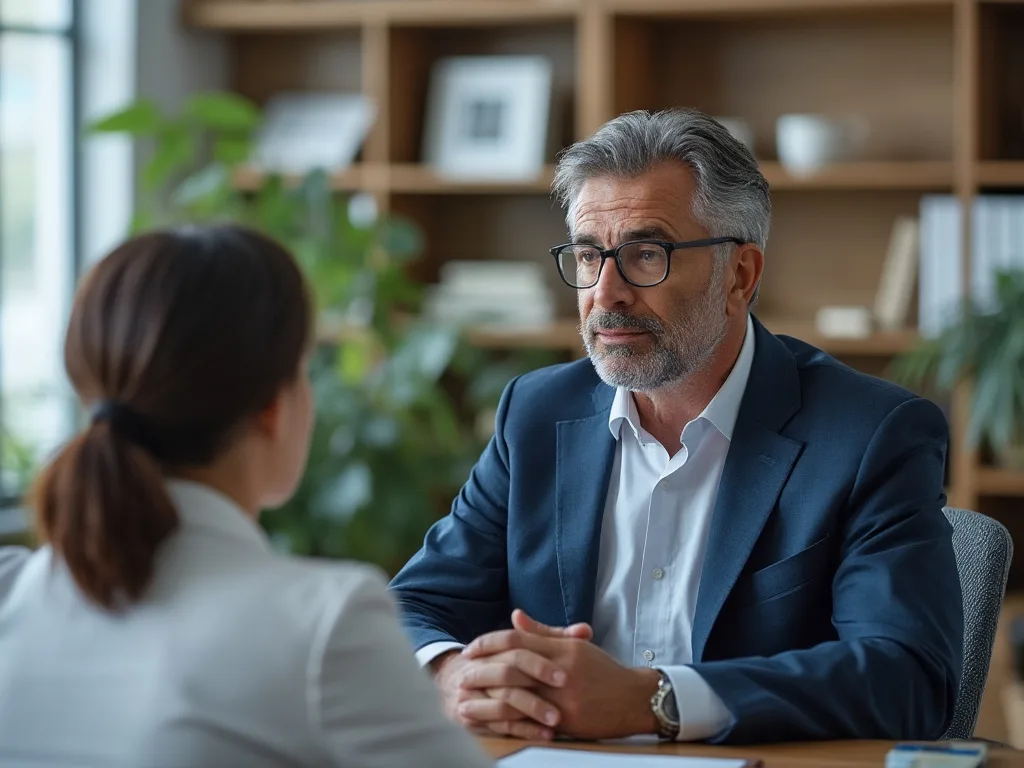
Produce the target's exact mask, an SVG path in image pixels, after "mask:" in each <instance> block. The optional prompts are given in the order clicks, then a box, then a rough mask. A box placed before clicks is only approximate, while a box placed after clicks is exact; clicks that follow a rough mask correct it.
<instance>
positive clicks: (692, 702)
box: [427, 643, 734, 741]
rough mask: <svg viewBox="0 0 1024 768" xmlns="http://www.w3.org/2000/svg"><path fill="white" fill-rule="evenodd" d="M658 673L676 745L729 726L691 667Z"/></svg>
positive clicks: (715, 699)
mask: <svg viewBox="0 0 1024 768" xmlns="http://www.w3.org/2000/svg"><path fill="white" fill-rule="evenodd" d="M436 645H442V643H436ZM427 647H430V646H427ZM659 669H660V670H661V671H662V672H664V673H665V674H666V675H667V676H668V679H669V681H670V682H671V683H672V692H673V693H674V694H675V699H676V707H677V708H678V710H679V735H678V736H677V737H676V740H677V741H703V740H705V739H710V738H711V737H712V736H715V735H716V734H719V733H721V732H722V731H724V730H725V729H726V728H729V727H731V726H732V724H733V722H734V718H733V716H732V713H731V712H730V711H729V710H728V709H727V708H726V706H725V704H724V703H723V702H722V699H721V698H719V696H718V694H717V693H715V691H714V689H713V688H712V687H711V686H710V685H708V683H707V681H706V680H705V679H704V678H703V677H701V676H700V673H698V672H697V671H696V670H695V669H694V668H693V667H659Z"/></svg>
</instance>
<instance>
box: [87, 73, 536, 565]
mask: <svg viewBox="0 0 1024 768" xmlns="http://www.w3.org/2000/svg"><path fill="white" fill-rule="evenodd" d="M260 121H261V114H260V112H259V110H258V109H257V107H256V106H255V105H253V104H252V103H250V102H249V101H247V100H245V99H243V98H241V97H240V96H237V95H234V94H230V93H202V94H196V95H195V96H193V97H192V98H191V99H189V100H188V101H187V102H186V103H185V104H184V106H183V108H182V110H181V111H180V113H179V114H175V115H165V114H163V113H162V112H161V111H160V110H158V109H157V108H156V107H155V106H154V105H153V104H151V103H149V102H146V101H139V102H137V103H134V104H132V105H130V106H128V107H126V108H124V109H122V110H119V111H118V112H117V113H115V114H112V115H109V116H107V117H105V118H103V119H102V120H100V121H99V122H98V123H96V124H95V125H94V126H93V127H92V128H93V130H94V131H98V132H106V133H124V134H128V135H130V136H132V137H134V138H136V139H140V140H145V141H148V142H149V144H150V149H151V153H150V155H149V159H148V160H147V162H146V163H145V164H144V166H143V168H142V170H141V176H140V202H139V206H138V212H137V215H136V217H135V220H134V222H133V229H136V230H138V229H143V228H149V227H153V226H159V225H165V224H172V223H179V222H201V221H218V220H221V221H223V220H227V221H234V222H239V223H244V224H247V225H249V226H253V227H255V228H257V229H260V230H262V231H264V232H267V233H269V234H271V235H272V236H274V237H276V238H277V239H279V240H280V241H281V242H283V243H284V244H285V245H287V246H288V247H289V248H290V249H291V250H292V252H293V253H295V254H296V257H297V258H298V260H299V262H300V263H301V265H302V267H303V269H304V270H305V272H306V274H307V276H308V277H309V280H310V284H311V285H312V286H313V289H314V291H315V295H316V296H315V298H316V304H317V310H318V317H319V319H320V321H321V332H322V338H321V341H322V343H320V344H319V345H318V347H317V349H316V352H315V355H314V359H313V360H312V364H311V366H312V378H313V385H314V389H315V392H316V395H317V418H316V428H315V432H314V437H313V443H312V447H311V455H310V460H309V464H308V468H307V471H306V474H305V476H304V478H303V481H302V484H301V486H300V488H299V490H298V493H297V494H296V495H295V497H294V498H293V499H292V500H291V501H290V502H289V503H288V504H287V505H286V506H284V507H282V508H280V509H277V510H270V511H268V512H267V513H265V514H264V516H263V518H262V522H263V525H264V526H265V528H266V529H267V530H268V532H269V533H270V535H271V536H272V538H273V540H274V541H275V542H276V543H277V544H278V545H279V546H280V547H281V548H282V549H284V550H287V551H290V552H295V553H301V554H309V555H314V556H329V557H352V558H357V559H361V560H366V561H370V562H373V563H376V564H378V565H380V566H381V567H383V568H384V569H385V570H386V571H389V572H393V571H394V570H396V569H397V568H398V567H400V566H401V565H402V564H403V563H404V562H405V560H406V559H407V558H408V557H409V556H410V555H411V554H412V553H413V552H414V551H415V550H416V548H418V546H419V545H420V543H421V542H422V538H423V534H424V532H425V530H426V528H427V527H428V526H429V525H430V524H431V523H432V522H433V521H434V520H436V519H437V517H438V515H439V513H440V512H441V511H442V510H443V509H444V507H445V506H446V505H447V503H449V502H450V499H451V498H452V496H453V495H454V493H455V492H456V491H457V489H458V486H459V485H460V484H461V483H462V482H463V481H464V480H465V478H466V477H467V476H468V473H469V470H470V467H471V465H472V462H473V461H474V460H475V459H476V457H477V455H478V454H479V451H480V450H481V449H482V447H483V441H484V440H485V439H486V437H487V436H486V435H483V434H480V432H479V430H477V429H476V426H475V420H476V414H477V412H478V411H479V410H480V409H486V408H488V407H489V406H492V405H493V404H494V403H496V401H497V398H498V396H499V395H500V392H501V389H502V387H503V386H504V384H505V383H506V382H507V381H508V379H509V378H510V377H511V376H513V375H515V374H516V373H518V372H520V371H522V370H526V369H527V368H529V367H533V366H536V365H539V364H543V363H545V362H548V361H549V359H550V358H549V357H545V356H543V355H541V356H538V355H525V356H524V355H519V356H506V357H504V358H502V359H495V358H494V357H493V356H492V355H489V354H487V353H484V352H482V351H480V350H475V349H473V348H471V347H469V346H468V345H467V344H466V343H464V341H463V339H462V337H461V335H460V333H459V332H458V330H457V329H455V328H452V327H447V326H444V325H441V324H438V323H433V322H429V321H426V320H423V319H420V318H419V309H420V305H421V298H422V286H421V285H419V284H418V283H416V282H415V281H414V280H412V279H411V278H410V277H409V270H408V269H407V267H408V265H409V263H410V262H411V261H412V260H414V259H415V258H416V257H417V256H418V255H419V254H420V252H421V246H422V243H421V237H420V232H419V230H418V229H417V228H416V227H415V226H414V225H413V224H412V223H411V222H409V221H407V220H405V219H403V218H401V217H396V216H377V215H375V214H374V212H373V208H374V206H373V201H372V199H369V198H367V197H366V196H358V195H357V196H355V197H352V198H346V197H343V196H340V195H337V194H335V193H333V192H332V190H331V188H330V178H329V177H328V175H327V174H325V173H324V172H322V171H314V172H311V173H309V174H307V175H306V176H304V177H303V178H301V179H289V180H285V179H283V178H281V177H280V176H275V175H269V176H267V177H266V178H265V179H263V183H261V184H260V185H259V186H258V188H257V189H255V190H253V191H248V192H247V191H243V190H240V189H239V187H238V185H236V184H235V183H234V179H235V178H236V175H237V173H238V171H239V170H240V169H241V168H242V166H244V165H245V164H246V163H247V161H248V159H249V158H250V156H251V152H252V146H253V141H254V138H255V135H256V132H257V130H258V128H259V125H260ZM453 380H455V381H457V382H458V383H459V384H460V385H461V386H460V389H461V390H462V391H463V393H464V395H465V396H464V397H460V398H459V399H458V400H456V399H455V398H453V397H452V395H451V391H452V389H453V388H452V386H449V385H450V384H451V383H452V381H453Z"/></svg>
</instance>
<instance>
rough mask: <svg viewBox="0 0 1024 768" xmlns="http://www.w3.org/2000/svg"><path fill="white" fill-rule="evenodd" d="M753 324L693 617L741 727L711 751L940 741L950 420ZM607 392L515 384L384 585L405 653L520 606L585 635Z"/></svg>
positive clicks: (575, 369)
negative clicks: (482, 442) (466, 468)
mask: <svg viewBox="0 0 1024 768" xmlns="http://www.w3.org/2000/svg"><path fill="white" fill-rule="evenodd" d="M754 329H755V333H756V334H757V335H756V349H755V354H754V362H753V366H752V369H751V372H750V378H749V381H748V384H747V388H746V392H745V394H744V397H743V401H742V404H741V406H740V411H739V416H738V419H737V422H736V427H735V430H734V433H733V438H732V444H731V447H730V449H729V453H728V456H727V459H726V463H725V468H724V471H723V473H722V480H721V485H720V488H719V492H718V498H717V500H716V503H715V509H714V513H713V517H712V522H711V528H710V534H709V539H708V545H707V555H706V560H705V564H704V567H703V571H702V574H701V581H700V588H699V592H698V598H697V606H696V615H695V617H694V623H693V638H692V639H693V667H694V668H695V669H696V670H697V672H699V673H700V674H701V675H702V676H703V677H704V679H705V680H707V682H708V683H709V684H710V685H711V687H712V688H713V689H714V690H715V691H716V693H718V695H719V696H720V697H721V699H722V701H723V702H724V703H725V705H726V707H727V708H728V709H729V711H730V712H731V713H732V715H733V718H734V724H733V725H732V726H731V727H730V728H729V729H727V730H726V731H725V732H723V733H721V734H719V735H718V736H716V737H715V739H714V741H716V742H722V743H747V742H764V741H778V740H802V739H840V738H885V739H933V738H938V737H940V736H941V735H942V734H943V732H944V731H945V729H946V727H947V724H948V722H949V720H950V719H951V717H952V713H953V706H954V702H955V697H956V692H957V685H958V682H959V677H960V674H961V668H962V646H963V606H962V597H961V591H960V581H959V578H958V575H957V569H956V563H955V561H954V557H953V548H952V542H951V529H950V526H949V524H948V523H947V521H946V519H945V517H944V515H943V514H942V507H943V505H944V504H945V496H944V494H943V470H944V464H945V459H946V451H947V442H948V429H947V424H946V420H945V417H944V416H943V414H942V412H941V411H940V410H939V408H938V407H936V406H935V405H934V404H933V403H931V402H929V401H928V400H925V399H922V398H920V397H916V396H914V395H912V394H911V393H909V392H907V391H905V390H903V389H901V388H899V387H897V386H895V385H893V384H891V383H888V382H885V381H882V380H880V379H876V378H873V377H869V376H867V375H864V374H862V373H859V372H857V371H854V370H853V369H851V368H849V367H847V366H845V365H843V364H841V363H839V362H838V361H836V360H835V359H833V358H832V357H830V356H828V355H827V354H825V353H824V352H822V351H821V350H819V349H816V348H814V347H812V346H810V345H808V344H805V343H803V342H801V341H798V340H796V339H792V338H788V337H777V336H774V335H772V334H771V333H769V332H768V331H767V330H765V328H764V327H763V326H762V325H761V324H760V323H759V322H757V321H756V320H755V322H754ZM613 396H614V390H613V389H612V388H611V387H609V386H607V385H605V384H604V383H603V382H601V381H600V379H599V378H598V376H597V374H596V372H595V371H594V368H593V366H592V364H591V363H590V361H589V360H580V361H577V362H574V363H569V364H566V365H560V366H553V367H550V368H545V369H542V370H538V371H534V372H531V373H529V374H526V375H524V376H521V377H519V378H517V379H515V380H514V381H513V382H511V383H510V384H509V385H508V387H507V388H506V390H505V392H504V394H503V396H502V399H501V403H500V406H499V408H498V415H497V419H496V431H495V435H494V437H493V439H492V440H491V442H490V444H489V445H488V447H487V449H486V450H485V451H484V453H483V455H482V456H481V457H480V460H479V462H478V463H477V465H476V467H475V468H474V469H473V472H472V474H471V476H470V478H469V480H468V481H467V482H466V484H465V486H464V487H463V488H462V491H461V493H460V494H459V496H458V498H457V499H456V500H455V502H454V504H453V506H452V509H451V513H450V514H449V515H447V516H446V517H444V518H443V519H442V520H440V521H439V522H438V523H436V524H435V525H434V526H433V527H432V528H431V529H430V531H429V532H428V533H427V535H426V538H425V541H424V545H423V548H422V549H421V550H420V552H419V553H417V554H416V555H415V556H414V557H413V558H412V559H411V560H410V561H409V563H408V564H407V565H406V566H405V568H404V569H402V571H401V572H400V573H399V574H398V575H397V576H396V577H395V579H394V580H393V582H392V584H391V589H392V590H393V592H394V593H395V595H396V597H397V598H398V600H399V601H400V604H401V607H402V613H403V622H404V625H405V627H406V630H407V632H408V634H409V635H410V637H411V639H412V641H413V644H414V646H415V647H416V648H417V649H418V648H421V647H423V646H425V645H427V644H428V643H432V642H436V641H442V640H453V639H454V640H457V641H459V642H463V643H468V642H469V641H471V640H472V639H473V638H474V637H476V636H478V635H480V634H483V633H485V632H489V631H493V630H495V629H499V628H506V627H508V626H509V621H510V614H511V612H512V609H513V608H516V607H518V608H522V609H523V610H525V611H526V612H527V613H528V614H529V615H531V616H533V617H534V618H536V619H538V620H539V621H542V622H545V623H547V624H552V625H566V624H570V623H573V622H578V621H590V619H591V615H592V611H593V604H594V590H595V584H596V572H597V561H598V548H599V544H600V540H601V531H600V528H601V519H602V513H603V510H604V505H605V497H606V493H607V488H608V481H609V474H610V472H611V467H612V460H613V457H614V452H615V440H614V438H613V437H612V435H611V433H610V431H609V429H608V412H609V409H610V407H611V403H612V398H613ZM665 663H675V662H673V661H672V660H666V662H665Z"/></svg>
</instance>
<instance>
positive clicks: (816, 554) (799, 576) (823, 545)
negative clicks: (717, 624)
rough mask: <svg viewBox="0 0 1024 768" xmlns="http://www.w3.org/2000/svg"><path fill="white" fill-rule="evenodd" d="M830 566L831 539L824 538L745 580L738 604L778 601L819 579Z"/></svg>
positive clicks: (749, 574) (741, 586) (738, 587)
mask: <svg viewBox="0 0 1024 768" xmlns="http://www.w3.org/2000/svg"><path fill="white" fill-rule="evenodd" d="M827 563H828V536H825V537H824V538H822V539H819V540H818V541H816V542H814V543H813V544H811V546H809V547H807V548H806V549H801V550H800V551H799V552H797V553H796V554H795V555H790V556H789V557H787V558H786V559H785V560H779V561H778V562H777V563H772V564H771V565H769V566H766V567H764V568H761V569H760V570H757V571H753V572H752V573H748V574H746V576H744V577H742V578H741V580H740V583H737V585H736V591H737V595H736V600H737V603H738V604H739V605H742V606H747V605H754V604H756V603H763V602H764V601H766V600H771V599H772V598H773V597H779V596H780V595H782V594H784V593H786V592H789V591H791V590H794V589H796V588H797V587H800V586H802V585H804V584H807V583H808V582H810V581H813V580H814V579H816V578H817V577H818V576H820V575H821V572H822V571H823V570H824V569H825V565H826V564H827Z"/></svg>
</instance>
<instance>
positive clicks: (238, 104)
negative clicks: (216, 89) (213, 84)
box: [183, 92, 260, 131]
mask: <svg viewBox="0 0 1024 768" xmlns="http://www.w3.org/2000/svg"><path fill="white" fill-rule="evenodd" d="M183 113H184V115H185V116H186V117H188V118H190V119H192V120H194V121H196V122H197V123H199V124H200V125H201V126H202V127H204V128H210V129H213V130H217V131H252V130H255V129H256V127H257V126H258V125H259V122H260V111H259V108H258V107H257V106H256V105H255V104H254V103H253V102H252V101H250V100H249V99H247V98H245V97H244V96H240V95H238V94H236V93H212V92H211V93H197V94H195V95H194V96H192V97H191V98H189V100H188V101H187V102H185V108H184V112H183Z"/></svg>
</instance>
